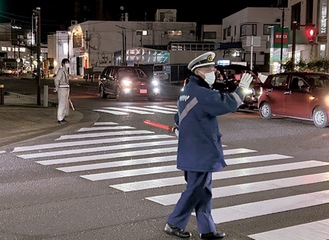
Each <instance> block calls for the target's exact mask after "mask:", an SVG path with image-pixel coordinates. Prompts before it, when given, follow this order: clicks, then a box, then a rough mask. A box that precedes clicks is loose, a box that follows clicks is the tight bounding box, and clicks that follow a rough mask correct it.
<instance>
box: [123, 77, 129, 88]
mask: <svg viewBox="0 0 329 240" xmlns="http://www.w3.org/2000/svg"><path fill="white" fill-rule="evenodd" d="M121 83H122V86H123V87H130V86H131V80H130V79H126V78H125V79H122V81H121Z"/></svg>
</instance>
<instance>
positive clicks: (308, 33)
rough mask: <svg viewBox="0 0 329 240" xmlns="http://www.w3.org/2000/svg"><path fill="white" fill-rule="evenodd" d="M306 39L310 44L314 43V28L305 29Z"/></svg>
mask: <svg viewBox="0 0 329 240" xmlns="http://www.w3.org/2000/svg"><path fill="white" fill-rule="evenodd" d="M305 31H306V37H307V40H308V42H309V43H310V44H313V43H314V42H315V37H316V28H314V27H307V28H306V30H305Z"/></svg>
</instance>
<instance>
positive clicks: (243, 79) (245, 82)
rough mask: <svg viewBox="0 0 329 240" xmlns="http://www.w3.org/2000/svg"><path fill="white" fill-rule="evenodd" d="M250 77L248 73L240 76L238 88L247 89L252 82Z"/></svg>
mask: <svg viewBox="0 0 329 240" xmlns="http://www.w3.org/2000/svg"><path fill="white" fill-rule="evenodd" d="M252 78H253V77H252V75H251V74H250V73H244V74H242V77H241V80H240V82H239V87H241V88H246V89H248V88H249V86H250V83H251V81H252Z"/></svg>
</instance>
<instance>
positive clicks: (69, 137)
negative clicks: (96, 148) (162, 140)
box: [56, 130, 154, 140]
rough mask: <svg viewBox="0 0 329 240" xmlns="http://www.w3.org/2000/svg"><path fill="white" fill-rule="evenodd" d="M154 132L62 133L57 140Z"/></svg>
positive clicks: (149, 132)
mask: <svg viewBox="0 0 329 240" xmlns="http://www.w3.org/2000/svg"><path fill="white" fill-rule="evenodd" d="M152 133H153V134H154V132H151V131H147V130H131V131H117V132H101V133H85V134H71V135H62V136H60V137H59V138H57V139H56V140H67V139H81V138H96V137H106V136H120V135H137V134H152Z"/></svg>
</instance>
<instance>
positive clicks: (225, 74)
mask: <svg viewBox="0 0 329 240" xmlns="http://www.w3.org/2000/svg"><path fill="white" fill-rule="evenodd" d="M215 67H216V69H217V80H216V82H215V84H214V85H213V87H214V89H216V90H219V91H224V92H232V91H234V90H235V89H236V88H237V87H238V85H239V81H240V79H241V76H242V74H243V73H245V72H247V73H250V74H251V75H252V76H253V81H252V82H251V84H250V88H249V92H248V94H247V95H246V97H245V99H244V104H243V105H241V107H240V108H249V109H256V108H257V107H258V98H259V96H260V95H261V91H262V85H263V83H262V81H261V80H260V79H259V78H258V75H257V72H254V71H252V70H251V69H250V68H249V67H247V66H244V65H239V64H229V65H223V66H222V65H216V66H215Z"/></svg>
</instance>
